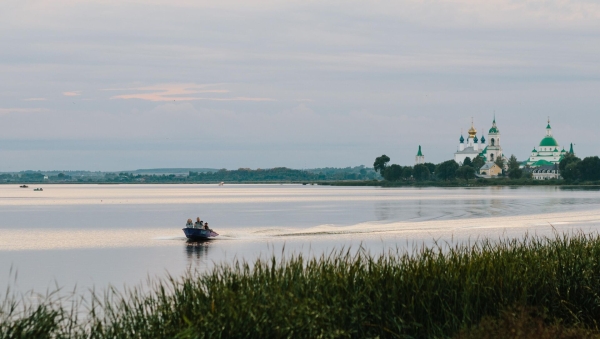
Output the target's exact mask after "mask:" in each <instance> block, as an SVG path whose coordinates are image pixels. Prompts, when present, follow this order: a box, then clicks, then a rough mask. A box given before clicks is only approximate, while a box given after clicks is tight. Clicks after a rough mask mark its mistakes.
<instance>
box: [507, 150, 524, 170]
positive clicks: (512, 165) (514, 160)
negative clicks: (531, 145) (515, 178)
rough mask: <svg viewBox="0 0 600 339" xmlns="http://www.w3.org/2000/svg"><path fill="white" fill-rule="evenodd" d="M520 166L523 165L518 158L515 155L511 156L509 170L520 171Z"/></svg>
mask: <svg viewBox="0 0 600 339" xmlns="http://www.w3.org/2000/svg"><path fill="white" fill-rule="evenodd" d="M520 166H521V164H520V163H519V161H518V160H517V157H515V155H514V154H511V156H510V158H509V159H508V170H509V171H510V170H513V169H518V168H519V167H520Z"/></svg>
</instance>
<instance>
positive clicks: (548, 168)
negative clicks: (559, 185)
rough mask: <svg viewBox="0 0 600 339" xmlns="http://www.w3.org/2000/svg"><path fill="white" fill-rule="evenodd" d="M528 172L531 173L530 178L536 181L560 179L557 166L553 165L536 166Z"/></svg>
mask: <svg viewBox="0 0 600 339" xmlns="http://www.w3.org/2000/svg"><path fill="white" fill-rule="evenodd" d="M527 171H528V172H531V177H532V178H533V179H537V180H549V179H560V178H561V176H560V171H559V169H558V164H554V165H544V166H538V167H534V168H529V169H527Z"/></svg>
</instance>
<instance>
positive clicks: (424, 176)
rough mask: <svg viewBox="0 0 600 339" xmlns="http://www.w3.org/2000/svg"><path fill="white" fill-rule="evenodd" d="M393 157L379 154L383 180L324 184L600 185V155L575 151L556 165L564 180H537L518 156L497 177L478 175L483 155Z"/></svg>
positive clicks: (501, 166)
mask: <svg viewBox="0 0 600 339" xmlns="http://www.w3.org/2000/svg"><path fill="white" fill-rule="evenodd" d="M390 160H391V159H390V158H389V157H388V156H386V155H385V154H384V155H382V156H380V157H377V158H376V159H375V162H374V163H373V168H374V169H375V171H378V172H379V173H380V174H381V176H382V177H383V178H384V180H383V181H380V182H376V181H363V182H353V183H350V182H327V183H322V184H327V185H339V186H384V187H397V186H439V187H454V186H500V185H501V186H521V185H600V158H598V157H597V156H594V157H587V158H585V159H583V160H581V159H579V158H577V157H576V156H575V155H573V154H571V153H567V155H566V156H565V157H564V159H563V160H562V161H561V162H560V163H559V164H558V166H556V169H555V170H557V171H559V172H560V174H561V176H562V177H563V178H564V179H562V178H561V179H549V180H534V179H533V176H532V169H531V168H529V167H527V166H525V167H523V166H521V163H520V162H519V161H517V158H516V157H515V156H514V155H511V156H510V158H509V159H508V162H507V163H506V164H505V163H504V159H502V158H498V159H496V161H495V162H494V163H495V164H496V165H497V166H498V167H497V168H499V169H502V171H501V172H500V174H499V175H498V176H495V177H489V176H488V177H485V178H484V177H481V176H478V175H477V173H479V170H480V168H481V167H482V166H483V165H484V163H483V160H482V159H481V158H480V157H477V158H475V159H474V160H473V161H471V159H470V158H466V159H465V161H464V163H463V164H462V165H459V164H458V163H456V162H455V161H454V160H448V161H444V162H442V163H439V164H437V165H435V164H433V163H424V164H417V165H415V166H400V165H397V164H392V165H388V163H389V162H390Z"/></svg>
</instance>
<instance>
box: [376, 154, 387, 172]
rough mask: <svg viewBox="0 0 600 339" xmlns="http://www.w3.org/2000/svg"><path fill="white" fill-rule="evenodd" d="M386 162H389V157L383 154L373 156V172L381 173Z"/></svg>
mask: <svg viewBox="0 0 600 339" xmlns="http://www.w3.org/2000/svg"><path fill="white" fill-rule="evenodd" d="M388 162H390V157H388V156H387V155H385V154H384V155H382V156H380V157H377V158H375V162H374V163H373V168H374V169H375V172H379V173H380V174H381V175H383V173H384V171H385V168H386V166H387V163H388Z"/></svg>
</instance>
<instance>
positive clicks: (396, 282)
mask: <svg viewBox="0 0 600 339" xmlns="http://www.w3.org/2000/svg"><path fill="white" fill-rule="evenodd" d="M253 266H254V268H253V269H251V268H250V266H249V265H247V264H243V263H237V264H233V265H229V266H222V267H219V268H217V269H214V270H213V271H211V272H209V273H205V274H199V275H195V274H188V275H187V276H185V277H182V278H178V279H171V280H167V281H157V282H155V283H154V285H153V287H152V288H151V289H152V293H150V294H148V293H147V292H141V291H140V290H138V289H132V290H130V291H129V292H127V293H125V294H118V293H117V292H110V293H108V294H107V295H105V296H102V297H99V296H93V294H92V296H90V295H86V296H85V297H82V298H84V299H85V300H80V299H78V297H70V298H65V299H61V298H60V297H58V295H59V294H60V293H58V294H55V295H53V296H50V297H49V298H48V299H46V300H45V301H42V302H41V304H40V305H38V306H34V305H32V304H28V303H27V302H23V301H22V300H21V299H19V298H14V297H5V298H4V299H3V301H2V304H1V308H0V309H1V313H0V337H2V338H31V337H35V338H78V337H81V338H173V337H178V338H230V337H247V338H287V337H294V338H319V337H323V338H325V337H327V338H329V337H331V338H334V337H353V338H366V337H377V336H379V337H381V338H447V337H460V338H471V337H476V333H478V332H477V331H484V332H485V333H487V334H489V333H490V332H489V331H490V330H485V328H486V327H485V326H488V327H490V328H493V327H494V326H495V325H494V324H496V325H497V324H500V325H499V326H496V327H497V328H498V329H497V330H498V331H499V330H501V329H502V328H503V327H504V325H502V324H503V322H502V321H505V320H503V319H504V318H506V314H507V313H506V310H508V309H510V307H520V308H521V309H533V310H538V311H539V312H541V313H543V317H542V318H539V319H542V320H535V319H538V318H535V319H534V320H532V323H531V324H533V325H531V326H533V327H536V326H538V325H540V324H541V326H542V327H543V328H549V329H550V330H552V329H554V328H556V327H557V326H558V328H559V330H558V331H559V332H560V331H562V330H560V329H562V328H569V331H571V329H573V328H575V330H573V331H579V330H578V329H580V328H592V329H593V328H595V327H596V326H597V323H596V322H597V320H598V319H600V296H599V295H598V293H599V292H600V236H598V235H583V234H576V235H571V236H557V237H555V238H552V239H547V238H532V237H526V238H524V239H522V240H504V241H499V242H489V241H481V242H478V243H476V244H475V245H472V246H467V245H460V246H459V245H457V246H454V247H451V248H446V249H444V250H442V249H440V248H433V249H431V248H422V249H420V250H418V251H416V252H414V253H403V252H401V251H399V252H397V253H389V254H387V255H382V256H377V257H372V256H369V255H366V254H364V253H359V254H357V255H351V254H350V253H349V252H344V253H334V254H331V255H329V256H324V257H321V258H316V259H306V258H303V257H300V256H296V257H293V258H289V259H286V260H283V261H277V260H275V259H272V260H267V261H257V262H256V263H254V265H253ZM72 300H76V301H77V300H78V301H77V303H76V304H77V305H75V306H74V307H75V309H76V310H79V311H83V312H79V313H78V312H70V311H69V309H70V308H71V306H72V305H71V304H70V302H71V301H72ZM23 308H24V310H23ZM503 310H505V311H504V312H503ZM84 313H85V314H87V315H85V316H81V315H80V316H79V317H77V314H84ZM510 314H512V313H510ZM503 317H504V318H503ZM508 318H509V319H508V320H507V321H508V322H510V317H508ZM518 318H519V319H521V317H518ZM482 319H483V322H482ZM490 319H492V320H490ZM494 319H499V320H497V321H496V320H494ZM478 324H481V325H479V326H478ZM486 324H487V325H486ZM527 324H529V323H527V322H525V326H530V325H527ZM535 324H537V325H535ZM538 327H540V326H538ZM482 328H483V330H482ZM461 330H462V332H461ZM581 331H584V330H581ZM584 332H585V331H584ZM473 333H475V334H474V335H475V336H473ZM482 333H483V332H482ZM552 333H554V332H552ZM561 333H562V332H561ZM582 333H583V332H582ZM492 334H493V333H492ZM586 335H587V334H586ZM492 337H493V335H492ZM579 337H582V338H583V337H586V336H572V338H579Z"/></svg>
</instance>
